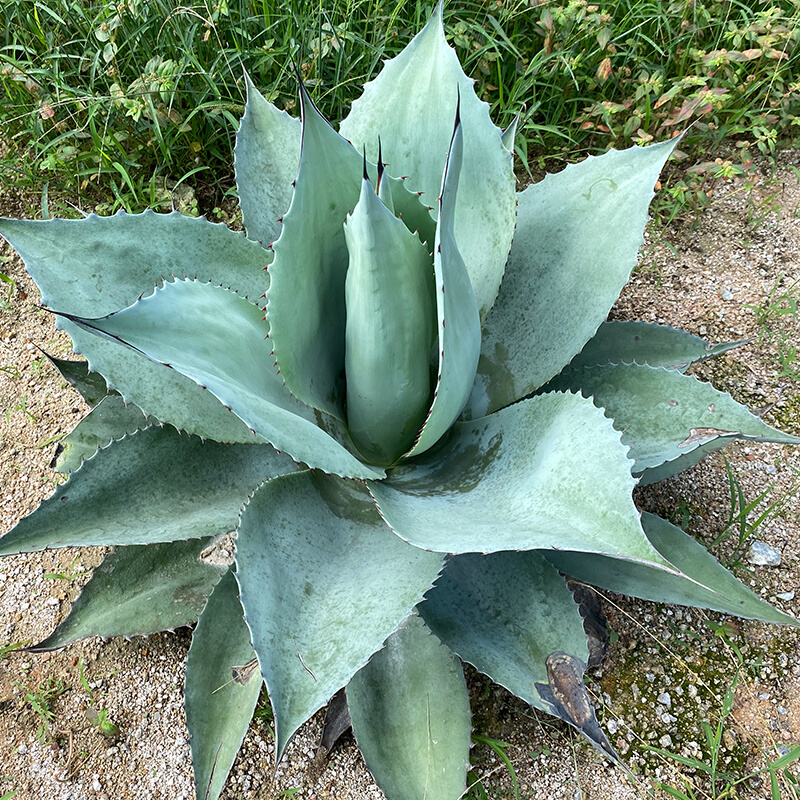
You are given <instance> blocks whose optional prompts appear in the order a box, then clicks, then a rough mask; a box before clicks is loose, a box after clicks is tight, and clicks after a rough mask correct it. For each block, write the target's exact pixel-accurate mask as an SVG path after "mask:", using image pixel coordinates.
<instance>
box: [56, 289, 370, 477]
mask: <svg viewBox="0 0 800 800" xmlns="http://www.w3.org/2000/svg"><path fill="white" fill-rule="evenodd" d="M65 316H67V317H68V318H69V319H70V320H71V321H72V322H74V323H76V324H77V325H79V326H81V327H83V328H85V329H86V330H89V331H91V332H94V333H97V334H98V336H100V335H104V336H108V337H112V338H113V339H114V340H115V341H116V342H119V343H122V344H124V345H128V346H129V347H132V348H134V349H136V350H138V351H139V352H140V353H143V354H144V355H146V356H147V357H148V358H150V359H152V360H153V361H157V362H159V363H160V364H163V365H165V366H167V367H171V368H172V369H173V370H176V371H177V372H180V373H181V374H183V375H186V376H187V377H188V378H191V379H192V380H194V381H195V382H196V383H198V384H199V385H200V386H202V387H205V388H207V389H208V391H209V392H210V393H211V394H213V395H214V396H215V397H217V398H218V399H219V400H220V401H221V402H222V403H224V404H225V405H226V406H227V407H229V408H230V409H231V411H232V412H233V413H234V414H236V415H237V416H238V417H239V418H240V419H242V420H243V421H244V422H245V423H246V424H247V425H248V426H250V428H251V429H252V430H253V431H254V432H255V434H258V435H259V436H260V437H261V438H262V439H263V440H265V441H268V442H270V443H271V444H272V445H273V446H274V447H276V448H277V449H278V450H280V451H282V452H286V453H288V454H289V455H291V456H292V457H293V458H294V459H295V460H296V461H303V462H305V463H307V464H308V465H309V466H311V467H319V468H320V469H323V470H326V471H328V472H336V473H338V474H342V475H347V476H350V477H381V476H382V474H383V473H382V471H381V470H375V469H372V468H370V467H367V466H365V465H363V464H361V462H359V461H358V459H356V458H355V457H354V456H353V455H351V454H350V453H349V452H348V451H347V450H346V449H345V448H344V447H343V446H342V445H341V444H339V443H338V442H337V441H336V440H334V439H333V438H331V437H330V436H329V435H328V434H327V433H325V432H324V431H323V430H321V429H320V428H318V427H317V424H316V422H315V420H314V416H313V413H312V412H311V411H310V410H309V409H308V408H306V407H305V406H303V405H302V404H300V403H298V402H297V401H296V400H294V399H292V397H291V396H290V395H289V393H288V391H286V388H285V387H284V385H283V381H282V380H281V377H280V375H279V374H278V373H277V371H276V370H275V369H274V368H273V366H272V363H273V362H272V358H271V346H270V343H269V339H267V338H266V336H267V331H268V327H267V323H266V322H265V321H264V319H263V312H262V311H261V309H260V308H259V307H258V306H256V305H254V304H253V303H251V302H249V301H248V300H245V299H244V298H242V297H239V296H238V295H237V294H235V293H234V292H231V291H228V290H227V289H222V288H219V287H215V286H211V285H209V284H201V283H197V282H196V281H176V282H175V283H167V284H165V285H164V286H163V287H162V288H161V289H157V290H156V291H155V292H154V293H153V294H152V295H150V297H147V298H144V299H142V300H139V301H137V302H136V303H135V304H134V305H132V306H130V307H129V308H126V309H123V310H122V311H118V312H117V313H115V314H110V315H109V316H107V317H102V318H100V319H87V318H83V317H76V316H73V315H65ZM98 340H99V339H98ZM139 405H142V406H143V407H144V408H145V409H147V408H148V406H147V405H144V404H139ZM253 440H254V441H255V440H256V437H255V435H254V436H253Z"/></svg>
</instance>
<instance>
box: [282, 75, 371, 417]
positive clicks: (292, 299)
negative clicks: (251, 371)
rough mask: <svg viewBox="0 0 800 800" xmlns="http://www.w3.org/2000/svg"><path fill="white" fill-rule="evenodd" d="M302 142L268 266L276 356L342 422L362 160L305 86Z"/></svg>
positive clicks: (300, 388) (306, 398)
mask: <svg viewBox="0 0 800 800" xmlns="http://www.w3.org/2000/svg"><path fill="white" fill-rule="evenodd" d="M300 101H301V108H302V111H303V142H302V149H301V153H300V168H299V171H298V173H297V180H296V182H295V190H294V195H293V197H292V203H291V206H290V207H289V210H288V211H287V213H286V215H285V217H284V218H283V230H282V231H281V235H280V238H279V239H278V241H277V242H275V245H274V250H275V261H274V262H273V264H272V266H271V268H270V288H269V293H268V298H269V306H268V312H269V319H270V329H271V336H272V341H273V346H274V348H275V357H276V359H277V361H278V365H279V366H280V369H281V373H282V374H283V378H284V380H285V381H286V383H287V385H288V386H289V388H290V389H291V391H292V393H293V394H294V395H295V396H296V397H298V398H300V400H302V401H303V402H304V403H307V404H308V405H310V406H312V407H313V408H318V409H320V410H322V411H325V412H327V413H329V414H332V415H334V416H337V417H339V418H344V417H343V408H342V400H343V386H342V381H341V376H342V372H343V370H344V358H345V356H344V348H345V297H344V282H345V274H346V272H347V264H348V253H347V244H346V242H345V237H344V228H343V223H344V220H345V216H346V215H347V214H348V213H349V212H351V211H352V210H353V208H355V205H356V203H357V202H358V197H359V193H360V190H361V174H362V163H361V162H362V159H361V157H360V156H359V155H358V153H356V151H355V150H354V149H353V147H352V145H350V143H349V142H347V141H345V140H344V139H343V138H342V137H341V136H339V134H338V133H336V131H334V130H333V128H331V126H330V125H329V124H328V122H327V120H325V119H324V118H323V117H322V115H321V114H320V113H319V111H318V110H317V108H316V107H315V106H314V103H313V102H312V101H311V98H310V97H309V96H308V94H307V93H306V91H305V89H304V88H303V87H301V91H300Z"/></svg>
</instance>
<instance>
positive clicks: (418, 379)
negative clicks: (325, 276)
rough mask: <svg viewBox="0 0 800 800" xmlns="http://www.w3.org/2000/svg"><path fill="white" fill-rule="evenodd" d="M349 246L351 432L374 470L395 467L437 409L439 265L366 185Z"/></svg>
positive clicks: (348, 233)
mask: <svg viewBox="0 0 800 800" xmlns="http://www.w3.org/2000/svg"><path fill="white" fill-rule="evenodd" d="M345 238H346V240H347V249H348V252H349V254H350V264H349V267H348V270H347V278H346V282H345V294H346V300H347V324H346V351H345V375H346V376H347V426H348V429H349V430H350V433H351V434H352V436H353V440H354V441H355V442H356V444H357V445H358V447H359V450H360V451H361V452H362V453H363V454H364V455H365V456H366V457H367V459H368V460H369V461H370V462H371V463H373V464H391V463H393V462H394V461H396V460H397V459H398V458H400V456H402V455H403V453H405V452H407V451H408V450H409V449H410V447H411V446H412V444H413V443H414V440H415V439H416V438H417V436H418V434H419V431H420V428H421V427H422V423H423V422H424V420H425V417H426V415H427V413H428V409H429V408H430V402H431V377H430V370H429V367H428V359H429V354H430V349H431V344H432V343H433V341H434V338H435V328H434V300H433V265H432V264H431V257H430V254H429V253H428V251H427V250H426V248H425V246H424V245H423V244H422V243H421V242H420V240H419V239H418V238H417V236H415V235H414V234H412V233H409V231H408V229H407V228H406V227H405V225H404V224H403V223H402V222H401V221H400V220H399V219H397V217H395V216H394V214H392V212H391V211H390V210H389V209H388V208H387V207H386V206H385V205H384V204H383V202H381V200H380V199H379V198H378V196H377V195H376V194H375V191H374V189H373V188H372V184H371V183H370V181H369V180H368V179H367V178H366V177H365V178H364V180H363V182H362V189H361V198H360V199H359V201H358V205H356V207H355V210H354V211H353V213H352V215H350V216H349V217H348V218H347V222H346V224H345Z"/></svg>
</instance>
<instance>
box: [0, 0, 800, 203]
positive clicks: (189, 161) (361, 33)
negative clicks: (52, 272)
mask: <svg viewBox="0 0 800 800" xmlns="http://www.w3.org/2000/svg"><path fill="white" fill-rule="evenodd" d="M432 8H433V2H431V0H426V1H425V2H418V3H405V2H401V0H326V2H324V3H322V2H317V3H307V2H303V3H301V2H299V0H293V1H292V2H288V3H275V2H273V1H272V0H201V2H199V3H197V4H186V5H183V4H177V3H175V2H174V1H173V0H148V2H144V0H125V2H120V3H116V2H115V3H111V2H109V1H108V0H105V2H97V1H96V0H95V2H92V1H91V0H41V2H37V3H35V4H31V3H30V2H29V0H6V2H5V3H4V6H3V11H1V12H0V87H2V90H3V92H4V93H5V95H6V97H5V102H3V103H0V123H2V124H3V126H4V129H5V130H6V131H8V134H9V135H10V136H11V138H12V142H13V147H12V153H11V162H10V165H9V164H7V166H6V171H9V172H10V173H11V176H10V177H13V178H15V179H16V180H17V181H22V182H27V183H29V184H33V185H35V184H36V183H37V182H39V183H41V182H43V181H46V180H51V181H52V182H53V183H54V185H55V187H59V186H64V185H66V186H69V187H70V188H71V189H72V190H73V191H74V190H76V189H77V190H78V191H79V192H82V193H86V194H88V195H89V196H90V197H96V196H103V195H107V194H109V193H110V194H111V195H112V197H113V198H114V200H113V202H112V203H111V204H110V207H109V208H108V211H110V212H111V211H114V210H116V208H126V209H127V210H129V211H136V210H140V209H142V208H144V207H146V206H156V207H168V206H169V202H170V201H169V193H168V191H167V190H168V188H170V187H168V184H167V179H171V181H172V182H173V184H174V183H175V182H177V183H180V182H182V181H185V182H188V183H190V184H191V185H192V186H194V187H195V189H196V191H197V196H198V210H199V211H200V212H207V211H209V210H210V209H211V208H212V207H214V206H217V205H218V204H219V203H220V202H221V200H222V198H223V196H224V195H225V194H226V193H227V192H229V191H230V190H231V189H232V186H233V175H232V169H231V157H230V154H231V149H232V146H233V143H234V135H235V130H236V127H237V125H238V118H239V116H240V114H241V111H242V107H243V99H244V88H243V80H242V68H243V67H246V68H247V70H248V71H249V72H250V74H251V75H252V76H253V78H254V80H255V82H256V84H257V85H258V86H259V87H260V88H261V89H262V90H263V91H265V93H266V94H267V96H268V98H269V99H271V100H272V101H273V102H275V103H276V104H277V105H278V106H279V107H281V108H285V109H287V110H288V111H290V112H294V113H296V100H295V98H296V88H297V87H296V80H295V78H294V76H293V72H292V70H293V65H296V66H297V68H298V70H299V71H300V73H301V74H302V76H303V78H304V79H305V81H306V82H307V84H308V86H309V88H310V90H311V91H312V93H313V95H314V97H315V99H316V101H317V102H318V104H319V105H320V107H321V109H322V110H323V112H324V113H325V114H326V115H328V116H329V117H330V118H331V119H333V120H338V119H341V118H342V117H343V116H344V115H345V114H346V113H347V111H348V109H349V106H350V103H351V102H352V100H353V99H354V98H355V97H357V96H358V94H359V93H360V91H361V86H362V84H363V82H364V81H365V80H366V79H367V78H369V77H370V76H374V75H375V73H376V72H377V70H378V68H379V66H380V61H381V59H383V58H387V57H391V56H393V55H395V54H396V53H397V52H399V50H400V49H401V48H402V47H403V46H404V45H405V44H406V43H407V42H408V40H409V39H410V38H411V36H412V35H413V33H415V32H416V31H417V30H419V28H420V27H421V26H422V25H423V24H424V22H425V20H426V19H427V17H428V16H429V14H430V13H431V11H432ZM799 18H800V3H799V2H798V0H779V2H743V0H722V1H721V2H720V1H719V0H698V2H689V1H688V0H673V1H672V2H670V1H668V0H662V1H661V2H657V1H656V0H619V2H614V3H607V4H602V3H598V4H597V5H592V4H590V3H587V2H585V0H577V1H576V0H565V1H564V2H558V0H545V2H544V3H542V4H539V5H534V4H531V3H529V2H528V0H499V1H498V0H493V2H489V1H488V0H450V2H449V3H448V4H447V7H446V9H445V22H446V27H447V32H448V36H449V38H450V40H451V42H452V43H453V44H454V46H455V48H456V50H457V52H458V55H459V57H460V58H461V60H462V63H463V65H464V68H465V70H466V71H467V73H468V74H470V75H471V76H472V77H474V78H475V79H476V82H477V84H476V88H477V91H478V93H479V94H480V95H481V96H482V97H483V98H484V99H485V100H486V101H487V102H488V103H490V105H491V107H492V114H493V118H494V119H495V120H496V122H497V123H498V124H501V125H507V124H508V123H509V122H510V121H511V120H512V119H513V117H514V116H515V115H516V114H517V113H519V112H520V111H522V112H523V114H524V124H523V126H522V128H521V135H520V137H519V140H518V148H517V149H518V153H519V154H520V156H521V157H522V161H523V163H525V162H527V161H528V160H530V161H531V162H533V163H536V162H537V160H539V161H541V163H544V159H545V158H546V159H548V164H549V165H552V164H553V160H555V163H556V164H557V163H558V162H563V161H571V160H575V159H576V158H578V157H580V156H581V155H582V154H584V153H587V152H597V151H603V150H605V149H607V148H608V147H609V146H611V145H615V146H626V145H628V144H630V143H631V142H632V141H648V140H650V139H652V138H655V139H663V138H666V137H668V136H670V135H672V134H673V133H674V132H675V131H678V130H681V129H683V128H685V127H686V126H687V125H688V124H689V123H691V122H693V121H695V120H700V121H699V122H698V123H697V124H696V125H695V127H693V128H692V129H691V131H690V133H689V136H688V139H687V140H686V143H685V145H684V146H683V149H684V150H685V151H688V152H690V153H692V154H693V157H694V158H696V159H698V160H702V158H704V157H706V156H708V155H710V154H713V153H714V152H715V150H716V148H717V147H718V146H719V144H720V143H721V142H722V141H723V140H726V141H727V142H728V143H729V144H730V145H731V146H732V147H734V148H738V149H739V151H740V155H738V156H737V159H736V161H737V163H741V164H744V165H746V163H747V161H748V158H749V154H750V152H751V151H754V150H756V149H757V150H760V151H762V152H765V153H770V152H772V151H773V150H774V149H775V147H776V146H777V145H778V144H779V143H781V142H782V141H791V140H792V139H793V138H794V139H796V138H797V137H798V134H800V130H798V127H797V125H798V112H800V80H798V79H797V77H796V76H797V75H798V74H800V68H798V62H799V59H800V33H799V32H798V31H800V26H798V19H799ZM675 191H676V198H677V199H676V202H683V201H684V200H686V196H685V195H687V192H688V196H689V198H690V199H691V197H692V196H693V190H692V188H691V187H689V186H687V187H681V186H677V187H675ZM695 194H696V193H695Z"/></svg>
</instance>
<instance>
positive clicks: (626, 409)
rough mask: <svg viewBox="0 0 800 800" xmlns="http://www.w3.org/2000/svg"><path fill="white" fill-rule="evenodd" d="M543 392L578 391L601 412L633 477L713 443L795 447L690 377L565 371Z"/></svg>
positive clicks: (631, 367)
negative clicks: (616, 433) (626, 453)
mask: <svg viewBox="0 0 800 800" xmlns="http://www.w3.org/2000/svg"><path fill="white" fill-rule="evenodd" d="M548 389H551V390H552V389H555V390H564V389H566V390H569V391H578V390H579V391H581V392H582V393H583V394H584V395H585V396H587V397H588V396H591V397H592V398H593V400H594V403H595V405H597V406H600V407H603V408H605V410H606V412H607V413H608V415H609V416H610V417H611V418H612V419H613V420H614V424H615V426H616V427H617V429H618V430H622V431H624V433H623V436H622V441H623V442H625V443H626V444H630V446H631V451H630V456H631V458H633V459H634V461H635V463H634V464H633V465H632V468H633V471H634V474H637V475H638V474H640V473H642V472H644V471H645V470H647V469H651V468H653V467H659V466H661V465H662V464H664V463H665V462H667V461H674V460H676V459H678V458H680V457H681V456H684V455H688V454H689V453H691V452H692V451H693V450H695V449H696V448H697V447H698V446H699V445H701V444H708V443H709V442H711V441H713V440H715V439H720V438H722V439H725V440H726V441H732V440H733V439H748V440H750V441H756V442H780V443H784V444H800V439H799V438H797V437H796V436H790V435H788V434H785V433H782V432H781V431H778V430H775V428H771V427H770V426H769V425H767V424H766V423H765V422H762V421H761V420H760V419H759V418H758V417H755V416H753V415H752V414H751V413H750V412H749V411H748V410H747V409H746V408H745V407H744V406H743V405H741V404H739V403H737V402H736V401H735V400H734V399H733V398H732V397H731V396H730V395H729V394H726V393H725V392H720V391H718V390H717V389H715V388H714V387H713V386H712V385H711V384H710V383H702V382H700V381H698V380H697V379H696V378H694V377H692V376H691V375H683V374H681V373H680V372H677V371H676V370H671V369H665V368H663V367H648V366H639V365H638V364H620V365H613V364H612V365H607V366H601V367H586V368H584V369H581V370H575V371H574V372H566V373H564V374H562V375H560V376H558V377H557V378H555V379H554V380H553V381H551V382H550V383H549V384H548Z"/></svg>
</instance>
